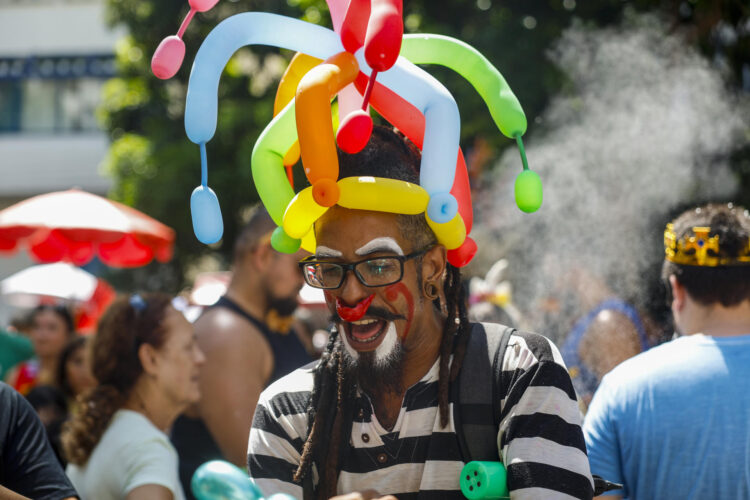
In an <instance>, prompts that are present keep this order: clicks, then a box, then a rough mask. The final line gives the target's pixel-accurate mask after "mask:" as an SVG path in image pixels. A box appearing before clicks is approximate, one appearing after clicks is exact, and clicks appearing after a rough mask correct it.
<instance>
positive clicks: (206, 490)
mask: <svg viewBox="0 0 750 500" xmlns="http://www.w3.org/2000/svg"><path fill="white" fill-rule="evenodd" d="M190 489H191V490H192V491H193V495H195V498H197V499H198V500H262V499H263V493H262V492H261V491H260V489H259V488H258V487H257V486H256V485H255V483H253V482H252V480H251V479H250V478H249V477H248V476H247V474H246V473H245V472H243V471H242V470H241V469H240V468H239V467H237V466H235V465H232V464H230V463H229V462H225V461H223V460H212V461H210V462H206V463H205V464H203V465H201V466H200V467H198V469H197V470H196V471H195V473H194V474H193V478H192V480H191V481H190Z"/></svg>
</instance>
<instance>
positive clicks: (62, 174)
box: [0, 0, 124, 326]
mask: <svg viewBox="0 0 750 500" xmlns="http://www.w3.org/2000/svg"><path fill="white" fill-rule="evenodd" d="M123 34H124V32H123V31H122V30H112V29H111V28H109V27H108V26H107V24H106V21H105V5H104V0H0V208H4V207H6V206H8V205H11V204H13V203H15V202H17V201H20V200H22V199H25V198H28V197H30V196H33V195H36V194H41V193H45V192H50V191H58V190H64V189H69V188H71V187H79V188H81V189H84V190H86V191H90V192H93V193H97V194H101V195H105V194H106V193H107V191H108V190H109V187H110V186H111V180H110V179H108V178H107V177H106V176H105V175H104V174H103V173H102V172H101V170H100V164H101V162H102V160H103V158H104V156H105V154H106V151H107V148H108V145H109V138H108V137H107V135H106V134H105V133H104V132H103V131H102V130H101V129H100V127H99V124H98V122H97V119H96V108H97V106H98V104H99V102H100V99H101V90H102V87H103V85H104V83H105V81H106V80H107V79H108V78H110V77H112V76H113V75H114V72H115V64H114V54H115V44H116V42H117V40H118V39H119V38H120V37H122V36H123ZM30 263H31V261H30V260H29V258H28V256H27V255H25V254H24V253H23V252H19V253H18V254H17V255H15V256H13V257H5V256H2V255H0V279H2V278H4V277H6V276H8V275H9V274H11V273H13V272H15V271H17V270H19V269H21V268H23V267H26V266H28V265H29V264H30ZM1 307H2V306H0V308H1ZM0 316H2V311H0ZM0 326H1V325H0Z"/></svg>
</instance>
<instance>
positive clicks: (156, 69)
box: [151, 35, 185, 80]
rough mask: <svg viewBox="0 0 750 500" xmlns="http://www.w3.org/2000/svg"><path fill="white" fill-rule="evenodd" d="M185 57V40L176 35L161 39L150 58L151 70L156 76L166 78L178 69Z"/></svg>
mask: <svg viewBox="0 0 750 500" xmlns="http://www.w3.org/2000/svg"><path fill="white" fill-rule="evenodd" d="M183 59H185V42H183V41H182V39H181V38H180V37H178V36H176V35H172V36H168V37H166V38H165V39H164V40H162V41H161V43H160V44H159V46H158V47H156V51H155V52H154V56H153V57H152V58H151V71H152V72H153V73H154V75H155V76H156V77H157V78H161V79H162V80H167V79H169V78H172V77H173V76H174V75H176V74H177V72H178V71H179V70H180V66H182V60H183Z"/></svg>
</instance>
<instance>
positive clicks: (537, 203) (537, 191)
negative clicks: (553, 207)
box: [515, 170, 542, 213]
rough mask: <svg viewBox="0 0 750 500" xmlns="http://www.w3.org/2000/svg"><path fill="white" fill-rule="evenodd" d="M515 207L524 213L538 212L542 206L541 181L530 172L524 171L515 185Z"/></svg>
mask: <svg viewBox="0 0 750 500" xmlns="http://www.w3.org/2000/svg"><path fill="white" fill-rule="evenodd" d="M515 195H516V205H518V208H520V209H521V210H523V211H524V212H526V213H532V212H536V211H537V210H539V207H541V206H542V179H540V178H539V174H537V173H536V172H534V171H532V170H524V171H523V172H521V173H520V174H518V177H516V183H515Z"/></svg>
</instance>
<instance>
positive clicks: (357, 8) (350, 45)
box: [339, 0, 370, 54]
mask: <svg viewBox="0 0 750 500" xmlns="http://www.w3.org/2000/svg"><path fill="white" fill-rule="evenodd" d="M369 18H370V0H350V2H349V7H348V8H347V9H346V15H345V16H344V21H343V23H342V24H341V32H340V33H339V36H340V37H341V44H342V45H343V46H344V49H346V51H347V52H351V53H352V54H354V53H355V52H356V51H357V49H358V48H360V47H361V46H362V45H363V44H364V43H365V32H366V31H367V20H368V19H369Z"/></svg>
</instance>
